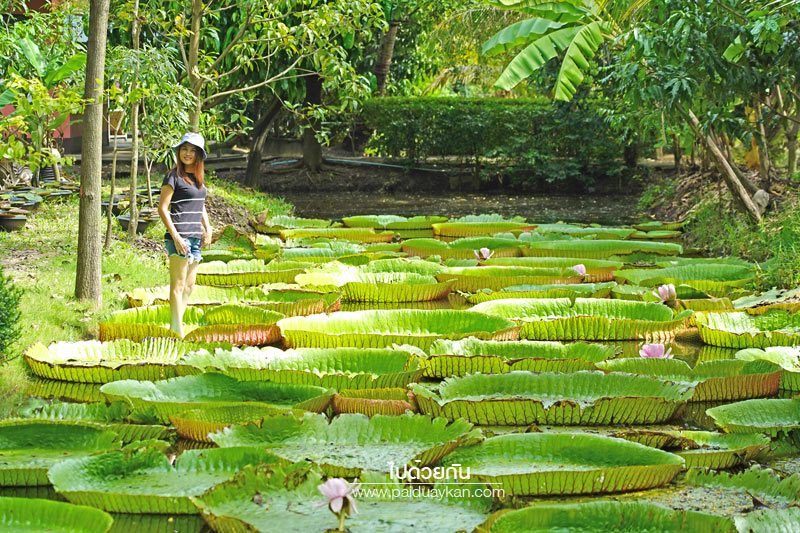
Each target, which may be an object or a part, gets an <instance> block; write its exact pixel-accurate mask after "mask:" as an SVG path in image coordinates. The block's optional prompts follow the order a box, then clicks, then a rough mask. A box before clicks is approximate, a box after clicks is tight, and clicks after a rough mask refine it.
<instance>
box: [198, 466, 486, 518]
mask: <svg viewBox="0 0 800 533" xmlns="http://www.w3.org/2000/svg"><path fill="white" fill-rule="evenodd" d="M361 482H362V487H363V488H364V489H365V490H364V491H363V492H362V494H360V495H358V496H357V501H358V513H356V514H353V515H351V516H349V517H348V518H347V522H346V525H347V529H348V530H349V531H352V532H353V533H372V532H381V533H405V532H407V531H447V532H452V531H472V530H473V529H474V528H475V526H477V525H478V524H480V523H481V522H482V521H483V520H484V519H485V517H486V514H487V513H488V511H489V508H490V506H491V503H492V501H491V498H487V497H478V496H477V495H476V496H474V497H463V498H460V499H456V498H449V497H444V498H431V497H428V495H426V494H421V495H419V496H405V494H410V491H408V487H407V486H403V485H401V484H399V483H397V482H396V481H392V480H391V479H389V478H388V477H386V476H380V477H379V476H368V477H362V479H361ZM321 484H322V475H321V473H320V472H319V470H318V469H316V468H313V467H309V466H308V465H307V464H294V465H289V466H286V467H283V466H280V465H262V466H258V467H255V468H250V467H248V468H245V469H244V470H242V472H240V473H239V474H237V476H236V477H235V478H234V479H233V480H231V481H229V482H226V483H223V484H221V485H218V486H216V487H215V488H213V489H212V490H210V491H208V492H207V493H205V494H203V495H202V496H200V497H198V498H194V502H195V504H196V505H197V506H198V507H199V508H200V510H201V512H202V513H203V516H204V517H205V519H206V521H207V522H208V523H209V524H210V525H211V527H212V528H214V529H215V530H217V531H309V532H312V531H313V532H318V531H319V532H322V531H328V530H330V529H331V528H333V527H334V526H336V517H334V516H333V515H332V514H331V513H330V512H328V511H326V510H325V509H320V507H321V505H320V504H323V505H324V503H325V501H324V500H323V499H322V497H321V495H320V493H319V491H318V489H317V487H318V486H319V485H321ZM369 489H377V490H374V491H372V492H371V493H368V492H367V490H369ZM404 489H405V490H404ZM392 493H396V494H402V495H401V496H395V497H392V496H391V494H392Z"/></svg>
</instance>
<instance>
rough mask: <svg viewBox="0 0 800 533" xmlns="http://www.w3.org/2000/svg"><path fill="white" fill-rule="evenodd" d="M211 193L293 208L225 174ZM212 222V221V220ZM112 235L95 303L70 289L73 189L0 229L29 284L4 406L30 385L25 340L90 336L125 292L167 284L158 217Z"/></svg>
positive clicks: (0, 248) (10, 266) (19, 276)
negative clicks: (128, 235) (11, 228)
mask: <svg viewBox="0 0 800 533" xmlns="http://www.w3.org/2000/svg"><path fill="white" fill-rule="evenodd" d="M209 192H210V194H211V195H212V196H216V197H218V198H221V199H222V200H223V201H224V202H227V203H228V204H230V205H232V206H235V207H240V208H241V207H244V208H247V209H249V210H251V212H253V211H256V212H257V211H263V210H264V209H269V210H270V212H271V213H274V214H276V215H277V214H287V213H289V212H290V211H291V209H292V207H291V206H290V205H289V204H286V203H285V202H283V201H282V200H279V199H276V198H272V197H269V196H267V195H264V194H261V193H257V192H254V191H252V190H250V189H244V188H242V187H240V186H238V185H236V184H234V183H232V182H224V181H223V180H219V181H217V180H214V181H213V182H212V184H211V185H210V186H209ZM211 222H212V224H215V221H214V220H213V219H212V221H211ZM103 227H105V226H103ZM114 234H115V238H114V240H113V242H112V244H111V247H110V248H109V249H108V250H105V251H104V252H103V267H102V268H103V304H102V306H101V307H100V308H99V309H92V308H91V307H90V306H89V305H87V304H85V303H81V302H78V301H76V300H75V298H74V296H73V294H74V291H75V270H76V265H77V242H78V198H77V197H76V196H73V197H71V198H70V199H68V200H66V201H64V202H63V203H45V204H43V205H42V206H41V208H40V209H39V210H38V211H37V212H36V213H35V214H34V215H33V216H31V217H30V218H29V220H28V223H27V225H26V226H25V228H24V229H23V230H22V231H18V232H11V233H3V232H0V264H2V266H3V268H4V270H5V274H6V275H8V276H10V277H11V278H13V279H14V281H15V283H16V284H17V286H19V287H20V288H22V289H23V291H24V293H23V296H22V300H21V302H20V311H21V314H22V317H21V324H20V325H21V333H22V334H21V337H20V339H19V340H18V341H17V342H16V343H15V344H14V345H13V346H12V349H11V350H10V353H8V354H5V355H6V359H7V360H6V361H0V363H3V364H0V411H2V410H3V409H4V407H2V406H5V408H8V407H10V405H11V404H12V403H13V398H14V397H18V395H19V394H20V393H21V391H22V390H23V389H24V388H25V385H26V383H27V381H28V377H27V374H26V371H25V368H24V365H23V363H22V360H21V358H20V357H19V356H20V354H21V353H22V352H23V351H24V350H25V349H26V348H27V347H28V346H30V345H31V344H33V343H35V342H42V343H45V344H47V343H50V342H53V341H57V340H79V339H86V338H92V337H94V336H96V333H97V323H98V321H100V320H102V319H103V318H104V317H105V316H107V315H108V314H109V313H111V312H112V311H115V310H118V309H122V308H124V307H125V293H126V292H127V291H130V290H132V289H134V288H136V287H152V286H157V285H164V284H166V283H168V280H169V276H168V271H167V266H166V255H165V254H164V253H163V252H161V251H160V248H161V247H163V244H162V243H161V242H162V235H163V234H164V227H163V225H162V224H161V223H160V222H159V223H157V224H152V225H151V227H150V228H148V231H147V233H146V234H145V236H144V238H141V239H140V240H138V241H137V242H128V241H127V240H125V236H124V234H123V233H122V231H121V230H120V229H119V228H118V227H116V224H115V228H114ZM157 250H159V251H157ZM0 414H2V413H1V412H0Z"/></svg>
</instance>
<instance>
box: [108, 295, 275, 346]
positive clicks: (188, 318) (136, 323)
mask: <svg viewBox="0 0 800 533" xmlns="http://www.w3.org/2000/svg"><path fill="white" fill-rule="evenodd" d="M283 317H284V315H282V314H281V313H276V312H275V311H270V310H267V309H262V308H260V307H254V306H247V305H238V304H225V305H220V306H217V307H214V308H212V309H209V310H208V311H204V310H202V309H200V308H198V307H188V308H187V309H186V312H185V314H184V316H183V322H184V329H185V331H186V334H185V335H184V337H183V339H184V340H186V341H189V342H207V343H209V342H226V343H230V344H247V345H255V346H258V345H264V344H271V343H273V342H277V341H278V340H280V338H281V334H280V329H279V328H278V327H277V326H276V322H277V321H278V320H279V319H281V318H283ZM170 320H171V313H170V307H169V306H168V305H156V306H151V307H135V308H132V309H125V310H123V311H116V312H114V313H112V315H111V317H110V318H109V319H108V320H106V321H105V322H101V323H100V340H102V341H110V340H115V339H130V340H133V341H141V340H143V339H145V338H147V337H168V338H177V337H178V334H177V333H175V332H174V331H172V330H171V329H170Z"/></svg>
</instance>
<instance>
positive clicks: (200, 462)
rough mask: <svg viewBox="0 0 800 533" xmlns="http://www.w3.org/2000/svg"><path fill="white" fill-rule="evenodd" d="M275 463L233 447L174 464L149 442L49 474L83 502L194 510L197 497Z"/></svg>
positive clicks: (119, 509)
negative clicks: (245, 471) (262, 465)
mask: <svg viewBox="0 0 800 533" xmlns="http://www.w3.org/2000/svg"><path fill="white" fill-rule="evenodd" d="M276 461H278V459H277V457H275V456H274V455H271V454H269V453H266V452H264V451H262V450H259V449H257V448H239V449H232V448H228V449H225V450H221V449H208V450H188V451H185V452H183V453H182V454H181V455H180V456H179V457H178V458H177V459H176V460H175V463H174V465H173V464H171V462H170V459H169V458H168V457H167V456H166V455H164V453H163V452H162V451H161V450H160V449H156V448H149V447H146V446H145V447H141V448H138V449H126V450H122V451H114V452H109V453H105V454H102V455H95V456H93V457H81V458H75V459H69V460H66V461H62V462H60V463H59V464H57V465H55V466H53V467H52V468H51V469H50V472H49V474H48V475H49V478H50V481H51V482H52V483H53V486H54V487H55V489H56V491H58V493H59V494H61V495H62V496H64V497H65V498H66V499H67V500H69V501H70V502H72V503H76V504H79V505H87V506H91V507H97V508H99V509H102V510H104V511H110V512H114V513H132V514H195V513H197V512H198V511H197V508H196V507H195V506H194V505H193V504H192V502H191V500H190V498H191V497H192V496H199V495H200V494H202V493H203V492H205V491H206V490H208V489H210V488H211V487H213V486H214V485H216V484H218V483H222V482H223V481H226V480H228V479H230V478H232V477H233V476H234V474H235V473H236V472H238V471H239V470H240V469H241V468H243V467H244V466H246V465H248V464H250V465H252V464H260V463H271V462H276Z"/></svg>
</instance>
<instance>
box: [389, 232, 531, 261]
mask: <svg viewBox="0 0 800 533" xmlns="http://www.w3.org/2000/svg"><path fill="white" fill-rule="evenodd" d="M481 248H489V249H490V250H491V251H492V253H493V256H494V257H518V256H520V255H521V254H522V252H521V251H520V243H519V241H517V240H516V239H508V238H495V237H472V238H465V239H457V240H455V241H452V242H443V241H440V240H437V239H408V240H406V241H403V242H402V249H403V251H404V252H405V253H407V254H408V255H409V257H422V258H426V257H431V256H439V257H441V258H442V259H475V252H476V251H478V250H480V249H481Z"/></svg>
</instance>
